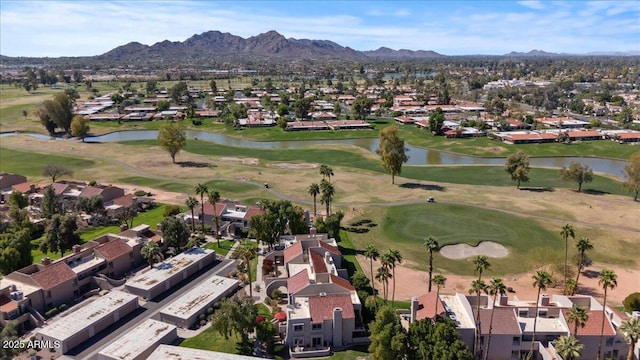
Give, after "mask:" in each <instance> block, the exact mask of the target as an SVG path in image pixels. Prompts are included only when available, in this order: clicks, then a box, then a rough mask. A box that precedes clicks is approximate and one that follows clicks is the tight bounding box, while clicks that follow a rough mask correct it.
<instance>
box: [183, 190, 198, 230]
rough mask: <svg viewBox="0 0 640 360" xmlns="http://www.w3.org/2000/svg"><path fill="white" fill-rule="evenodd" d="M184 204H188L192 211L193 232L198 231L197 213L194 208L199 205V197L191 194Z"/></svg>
mask: <svg viewBox="0 0 640 360" xmlns="http://www.w3.org/2000/svg"><path fill="white" fill-rule="evenodd" d="M184 204H185V205H187V208H189V210H190V211H191V232H196V221H195V217H196V215H195V213H194V211H193V210H194V209H195V207H196V206H198V199H196V198H194V197H193V196H189V197H188V198H187V200H185V202H184Z"/></svg>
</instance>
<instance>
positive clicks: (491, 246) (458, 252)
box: [440, 241, 509, 259]
mask: <svg viewBox="0 0 640 360" xmlns="http://www.w3.org/2000/svg"><path fill="white" fill-rule="evenodd" d="M440 255H442V256H444V257H446V258H449V259H466V258H469V257H472V256H477V255H484V256H486V257H490V258H503V257H506V256H507V255H509V250H507V248H505V247H504V246H502V245H501V244H498V243H497V242H493V241H482V242H480V243H479V244H478V245H477V246H471V245H469V244H455V245H446V246H443V247H442V248H441V249H440Z"/></svg>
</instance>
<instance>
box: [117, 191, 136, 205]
mask: <svg viewBox="0 0 640 360" xmlns="http://www.w3.org/2000/svg"><path fill="white" fill-rule="evenodd" d="M113 205H120V206H124V207H131V206H133V194H127V195H125V196H121V197H119V198H115V199H113Z"/></svg>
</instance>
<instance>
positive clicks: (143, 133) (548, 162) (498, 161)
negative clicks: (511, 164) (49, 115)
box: [0, 130, 627, 178]
mask: <svg viewBox="0 0 640 360" xmlns="http://www.w3.org/2000/svg"><path fill="white" fill-rule="evenodd" d="M186 133H187V138H188V139H197V140H202V141H209V142H213V143H216V144H220V145H226V146H234V147H242V148H250V149H278V150H281V149H300V148H325V149H330V148H332V146H335V145H353V146H358V147H361V148H364V149H367V150H369V151H371V152H373V153H375V151H376V149H377V148H378V145H379V140H378V138H359V139H329V140H279V141H252V140H244V139H235V138H231V137H228V136H225V135H221V134H215V133H210V132H206V131H198V130H187V131H186ZM12 134H14V133H5V134H0V137H2V136H10V135H12ZM28 135H30V136H33V137H36V138H39V139H50V137H49V136H47V135H43V134H33V133H30V134H28ZM157 137H158V131H157V130H131V131H115V132H112V133H109V134H105V135H100V136H90V137H87V138H86V139H85V141H86V142H119V141H132V140H155V139H157ZM407 149H408V151H407V154H408V155H409V161H408V162H407V164H408V165H503V164H504V161H505V160H504V158H485V157H476V156H469V155H460V154H454V153H450V152H444V151H438V150H434V149H425V148H420V147H416V146H411V145H408V146H407ZM572 161H577V162H580V163H582V164H585V165H588V166H589V167H590V168H591V169H593V171H596V172H601V173H606V174H611V175H614V176H617V177H619V178H623V177H624V173H623V169H624V167H625V166H626V165H627V162H626V161H622V160H612V159H604V158H595V157H583V156H566V157H535V158H531V166H534V167H552V168H561V167H563V166H569V164H570V163H571V162H572Z"/></svg>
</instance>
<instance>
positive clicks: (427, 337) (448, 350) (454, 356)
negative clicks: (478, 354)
mask: <svg viewBox="0 0 640 360" xmlns="http://www.w3.org/2000/svg"><path fill="white" fill-rule="evenodd" d="M407 337H408V351H407V357H406V359H407V360H423V359H434V360H435V359H438V360H471V359H472V358H473V355H472V354H471V353H470V352H469V348H467V345H466V344H465V343H464V342H463V341H462V338H461V335H460V333H459V332H458V331H457V330H456V324H455V323H454V322H453V321H451V320H449V319H447V318H436V319H435V321H432V320H430V319H422V320H418V321H414V322H412V323H411V324H410V325H409V331H408V334H407Z"/></svg>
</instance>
